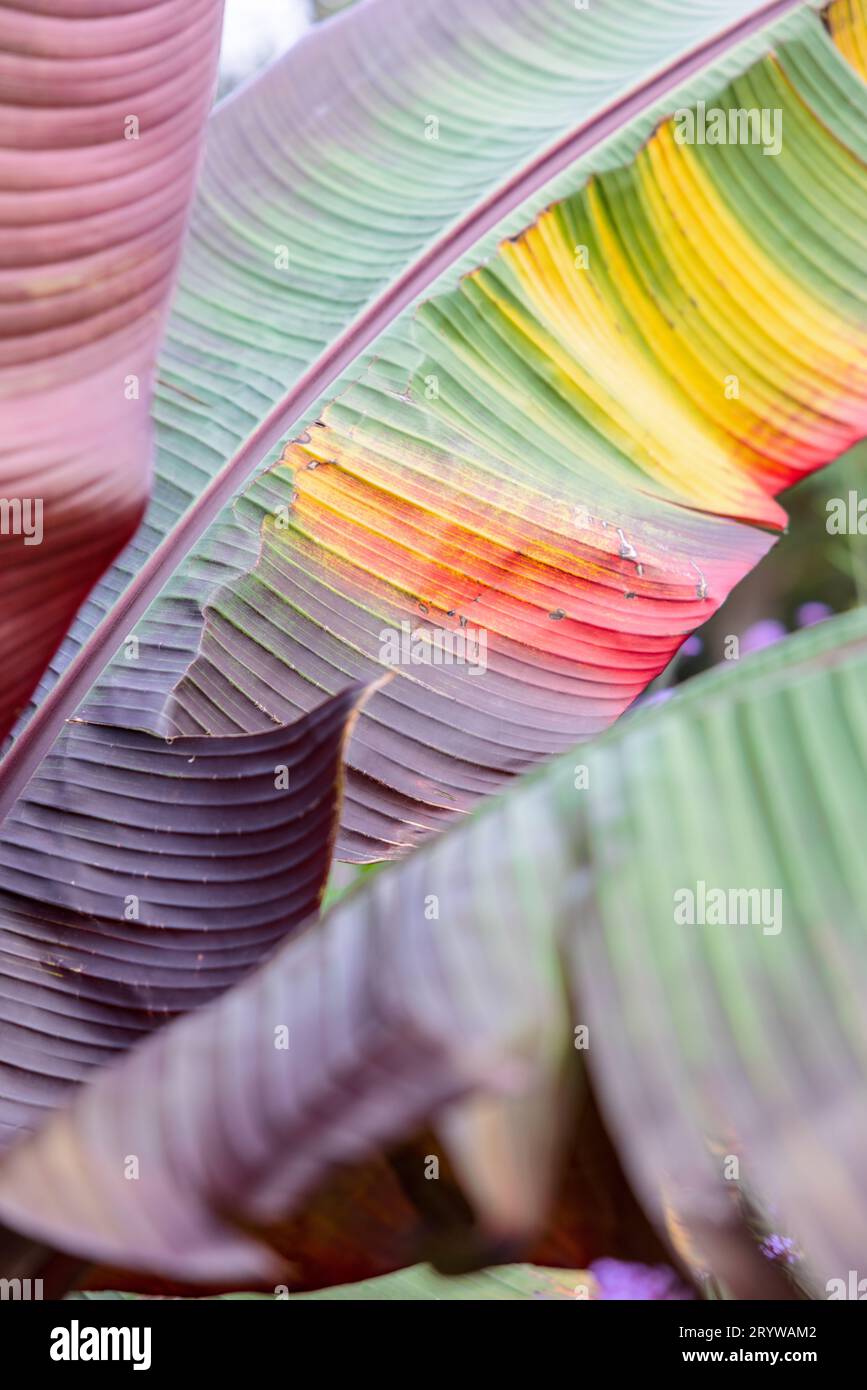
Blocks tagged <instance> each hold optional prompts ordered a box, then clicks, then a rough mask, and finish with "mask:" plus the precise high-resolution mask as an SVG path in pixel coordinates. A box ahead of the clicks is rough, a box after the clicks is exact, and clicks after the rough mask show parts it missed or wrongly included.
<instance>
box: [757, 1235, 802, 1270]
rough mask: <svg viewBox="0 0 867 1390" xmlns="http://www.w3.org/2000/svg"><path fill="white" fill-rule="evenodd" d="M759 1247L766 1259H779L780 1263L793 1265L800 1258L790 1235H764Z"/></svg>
mask: <svg viewBox="0 0 867 1390" xmlns="http://www.w3.org/2000/svg"><path fill="white" fill-rule="evenodd" d="M759 1249H760V1250H761V1252H762V1254H763V1255H764V1257H765V1259H766V1260H779V1261H780V1263H781V1264H787V1265H793V1264H794V1263H795V1261H796V1260H799V1259H800V1258H801V1256H800V1253H799V1251H798V1250H797V1248H796V1246H795V1242H794V1241H793V1240H792V1238H791V1236H779V1235H770V1236H765V1238H764V1240H763V1241H762V1243H761V1245H760V1246H759Z"/></svg>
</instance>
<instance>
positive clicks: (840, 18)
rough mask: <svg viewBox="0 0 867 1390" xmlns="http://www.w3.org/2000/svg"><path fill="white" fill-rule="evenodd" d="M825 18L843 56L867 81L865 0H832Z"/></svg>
mask: <svg viewBox="0 0 867 1390" xmlns="http://www.w3.org/2000/svg"><path fill="white" fill-rule="evenodd" d="M827 19H828V28H829V29H830V31H831V38H832V39H833V40H834V42H835V44H836V45H837V47H838V48H839V50H840V52H841V53H842V54H843V57H844V58H845V59H846V61H847V62H849V63H851V65H852V67H853V68H854V69H855V71H856V72H857V73H858V74H859V76H860V77H863V78H864V81H865V82H867V0H834V3H833V4H832V5H829V6H828V11H827Z"/></svg>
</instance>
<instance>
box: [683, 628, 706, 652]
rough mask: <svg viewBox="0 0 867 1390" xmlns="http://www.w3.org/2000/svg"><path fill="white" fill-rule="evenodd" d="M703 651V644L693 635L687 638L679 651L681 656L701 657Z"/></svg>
mask: <svg viewBox="0 0 867 1390" xmlns="http://www.w3.org/2000/svg"><path fill="white" fill-rule="evenodd" d="M703 651H704V642H702V640H701V638H700V637H698V636H697V635H696V634H695V633H693V634H692V636H691V637H687V639H686V641H685V642H684V644H683V646H682V647H681V649H680V654H681V656H701V654H702V652H703Z"/></svg>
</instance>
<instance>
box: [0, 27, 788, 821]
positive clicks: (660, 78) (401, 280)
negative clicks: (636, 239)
mask: <svg viewBox="0 0 867 1390" xmlns="http://www.w3.org/2000/svg"><path fill="white" fill-rule="evenodd" d="M804 6H805V0H770V3H768V4H764V5H761V6H760V7H759V8H758V9H756V10H755V11H754V13H753V14H751V15H749V16H747V17H745V18H743V19H740V20H737V21H736V22H735V23H733V24H729V25H726V26H725V27H723V28H722V29H720V30H718V31H717V33H716V34H714V35H713V36H711V37H710V38H708V39H705V40H703V41H702V42H701V43H700V44H696V45H695V46H694V47H693V48H691V49H688V50H687V51H686V53H683V54H681V56H680V57H679V58H677V59H676V60H675V61H674V62H672V63H669V64H667V65H666V66H665V67H664V68H663V69H661V70H660V71H657V72H656V73H654V74H652V75H651V76H650V77H648V78H646V79H645V80H644V81H643V82H640V83H637V84H636V85H635V86H634V87H632V88H630V90H629V91H628V92H626V93H625V94H624V95H623V96H621V97H618V98H617V100H616V101H613V102H611V103H610V104H609V105H608V106H606V107H604V108H603V109H602V110H601V111H599V112H597V113H596V114H595V115H594V116H591V117H589V118H588V119H587V120H585V121H582V122H581V123H580V124H579V125H577V126H576V127H575V128H574V129H573V130H571V131H570V132H569V133H568V134H567V135H564V136H562V137H561V138H560V139H559V140H557V141H556V142H555V143H554V144H553V145H550V146H549V147H548V148H547V150H544V151H543V152H542V153H541V154H538V155H534V156H533V158H532V159H531V160H530V161H529V162H528V163H527V164H525V165H524V166H523V167H522V168H521V170H519V171H518V172H517V173H516V174H514V175H513V176H512V177H511V178H509V179H507V180H506V181H505V182H504V183H501V184H499V185H498V186H497V187H496V188H495V189H494V190H493V191H491V192H490V193H488V194H486V195H485V197H484V198H482V199H481V200H480V201H479V202H478V203H476V204H475V206H474V207H473V208H471V209H470V211H469V212H467V213H465V214H464V216H463V217H461V218H460V219H459V220H458V221H457V222H455V223H453V224H452V225H451V226H450V227H449V228H448V229H447V230H446V231H445V232H443V233H442V235H441V236H439V237H438V238H437V239H436V240H435V241H434V242H432V243H431V245H430V246H429V247H428V248H427V249H426V250H425V251H423V252H422V253H421V254H420V255H419V256H418V257H417V258H416V259H415V260H414V261H413V262H412V264H411V265H409V266H407V267H406V269H405V270H403V271H402V272H401V274H400V275H399V276H397V278H396V279H395V280H393V281H392V282H391V284H390V285H388V286H387V287H386V289H384V290H383V291H382V293H381V294H380V295H378V296H377V298H376V299H374V300H373V301H372V303H371V304H369V305H368V306H367V308H366V309H364V310H363V311H362V312H361V313H360V314H359V315H358V316H357V317H356V318H355V319H354V320H353V321H352V323H350V324H349V325H348V326H347V327H346V328H345V329H344V330H343V332H342V333H341V334H340V335H339V336H338V337H337V338H336V339H335V340H334V342H332V343H331V344H330V345H329V346H328V347H327V348H326V349H325V351H324V352H322V353H321V354H320V356H319V357H318V358H317V359H316V361H315V362H314V363H313V364H312V365H311V366H310V367H308V368H307V370H306V371H305V372H304V373H303V374H302V375H301V377H300V378H299V379H298V380H297V381H296V382H295V384H294V385H293V386H292V387H291V388H290V389H289V390H288V391H287V392H286V393H285V394H284V396H283V397H282V398H281V400H279V401H278V402H277V404H276V405H274V406H273V407H272V408H271V410H270V411H269V412H268V414H267V415H266V416H265V418H264V419H263V420H262V422H261V423H260V424H259V425H258V426H257V427H256V429H255V430H253V431H252V433H251V434H249V435H248V436H247V438H246V439H245V440H244V442H243V444H241V446H240V447H239V448H238V449H237V450H236V452H235V453H234V454H233V456H232V457H231V458H230V459H228V460H227V462H226V463H225V464H224V465H223V467H222V468H221V469H220V471H219V472H218V473H217V474H215V476H214V477H213V478H212V479H211V482H210V483H209V484H208V486H207V487H206V488H205V490H204V491H203V492H202V494H201V496H200V497H199V498H198V499H197V501H196V502H195V503H194V504H193V506H192V507H190V509H189V510H188V511H187V512H186V513H185V514H184V515H183V516H182V517H181V518H180V520H179V521H178V523H177V524H176V525H175V527H174V528H173V530H172V531H171V532H170V533H169V534H168V535H167V536H166V537H165V538H164V539H163V540H162V541H161V543H160V544H159V546H157V548H156V550H154V552H153V553H152V554H151V556H150V557H149V559H148V561H147V563H146V564H145V565H144V566H143V567H142V569H141V570H140V571H139V573H138V575H137V576H136V577H135V579H133V580H132V581H131V583H130V584H129V585H128V586H127V588H126V589H125V590H124V592H123V594H122V595H121V596H120V598H119V599H118V600H117V602H116V603H115V605H114V607H113V608H112V610H111V612H110V613H108V614H107V615H106V616H105V617H104V618H103V620H102V621H101V622H100V623H99V625H98V626H97V627H96V628H95V629H94V630H93V632H92V633H91V635H90V637H89V638H88V639H87V641H86V642H85V643H84V644H83V646H82V647H81V648H80V649H79V651H78V652H77V653H76V655H75V657H74V658H73V660H72V661H71V662H70V663H69V665H68V666H67V668H66V670H65V671H64V672H63V674H62V675H61V676H60V677H59V678H58V680H57V682H56V683H55V685H54V687H53V688H52V690H51V691H50V692H49V694H48V695H47V696H46V697H45V699H44V700H43V702H42V704H41V705H40V707H39V709H38V710H37V711H36V712H35V713H34V715H33V716H32V718H31V720H30V722H29V723H28V725H27V726H26V728H25V729H24V730H23V731H22V732H21V734H19V736H18V738H17V740H16V742H15V743H14V745H13V746H12V748H11V749H10V751H9V752H8V753H7V755H6V757H5V758H4V759H3V761H2V763H0V822H2V820H3V819H4V818H5V816H6V815H7V814H8V812H9V811H10V810H11V808H12V806H13V805H14V803H15V801H16V800H17V798H18V796H19V795H20V793H21V792H22V791H23V789H24V787H25V786H26V784H27V782H28V781H29V780H30V777H31V776H32V775H33V773H34V772H35V771H36V769H37V767H38V766H39V764H40V762H41V761H42V759H43V758H44V757H45V756H46V754H47V753H48V752H49V750H50V748H51V746H52V744H53V743H54V741H55V739H56V738H57V736H58V734H59V732H60V730H61V728H62V726H63V724H64V723H65V721H66V720H67V719H68V718H69V717H70V716H71V715H72V714H73V713H74V712H75V710H76V709H77V707H78V705H79V704H80V703H81V701H82V699H83V698H84V696H85V695H86V694H87V693H88V691H89V690H90V689H91V687H92V686H93V684H94V683H95V681H96V679H97V677H98V676H99V674H100V672H101V671H102V669H103V668H104V667H105V665H106V664H107V663H108V661H109V660H110V659H111V657H112V656H113V655H114V652H115V651H116V649H117V647H118V646H119V645H120V643H121V642H122V641H123V638H124V637H125V635H126V634H127V633H128V632H129V631H130V630H131V629H132V627H133V626H134V625H135V623H136V622H137V621H138V619H139V618H140V617H141V616H142V615H143V613H144V612H145V611H146V609H147V608H148V607H149V605H150V603H151V602H152V601H153V600H154V599H155V598H156V597H157V596H158V594H159V593H160V591H161V590H162V588H163V587H164V585H165V583H166V581H167V580H168V579H169V577H170V576H171V575H172V574H173V573H174V571H175V570H176V569H177V568H178V566H179V565H180V563H181V561H182V560H183V558H184V557H185V556H186V554H187V553H188V551H189V550H191V549H192V547H193V546H194V545H195V543H196V541H197V540H198V539H199V538H200V537H201V536H202V535H203V533H204V532H205V531H206V530H207V528H208V526H209V525H210V524H211V522H212V521H214V520H215V519H216V518H217V517H218V516H219V514H220V512H221V511H222V510H223V508H224V506H225V505H226V503H227V502H229V501H230V500H231V498H232V497H233V496H234V495H235V493H236V492H237V490H238V488H239V486H240V485H241V484H242V483H243V482H244V481H245V480H246V479H247V478H248V477H249V476H250V474H251V473H252V472H253V470H254V469H255V467H256V465H257V464H258V463H259V462H260V461H261V460H262V459H263V458H264V457H265V455H266V454H267V453H268V451H269V449H271V447H272V446H273V445H274V444H276V443H277V441H278V440H279V439H280V437H281V436H282V435H283V434H284V433H285V432H286V431H287V429H288V428H289V427H290V426H291V425H292V424H293V423H294V422H295V421H296V420H298V419H300V418H301V416H303V414H304V412H305V411H306V410H308V409H309V408H310V406H312V405H314V404H315V402H316V401H317V400H318V399H319V398H320V396H322V394H323V393H324V392H325V391H326V390H327V389H328V387H329V386H330V385H332V384H333V383H334V382H335V381H336V380H337V379H338V377H339V376H340V375H341V373H342V372H343V371H344V370H346V368H348V367H349V366H351V364H352V363H353V362H354V361H355V360H356V359H357V358H358V357H359V355H360V354H361V352H362V351H363V350H364V349H365V348H366V347H368V346H369V344H370V343H372V342H373V341H374V339H375V338H377V337H378V336H379V334H380V333H381V332H383V330H384V329H386V328H387V327H388V326H389V325H390V324H392V323H393V322H394V320H395V319H396V318H397V316H398V315H399V314H400V313H401V312H402V311H403V310H404V309H406V308H407V307H408V306H409V305H410V304H411V303H412V302H413V301H414V300H415V299H416V298H417V297H418V296H419V294H420V293H421V292H422V291H423V290H425V289H426V288H428V287H429V286H430V285H431V284H432V283H433V282H434V281H435V280H436V279H437V277H438V276H439V275H441V274H443V273H444V272H445V271H447V270H448V268H449V266H450V265H453V264H454V262H455V261H456V260H458V259H459V258H460V256H462V255H463V253H464V252H465V251H468V250H470V249H471V247H472V246H473V245H474V244H475V243H476V242H477V241H478V240H479V239H480V238H481V237H482V236H483V235H484V234H485V232H487V231H490V230H491V228H492V227H495V226H496V225H497V223H499V222H500V221H502V220H503V219H504V218H505V217H506V216H507V215H508V214H509V213H510V212H511V211H512V210H513V209H514V208H516V207H518V206H519V205H520V204H521V203H522V202H524V200H525V199H526V198H528V197H530V196H531V195H532V194H533V193H535V192H537V191H538V190H539V189H540V188H542V187H543V186H544V185H545V184H546V183H547V182H548V181H549V180H550V179H552V178H553V177H554V176H555V175H556V174H559V173H561V172H562V171H563V170H564V169H566V168H568V166H569V165H570V164H572V163H573V162H574V161H575V160H576V159H577V158H578V157H579V156H581V155H583V154H586V153H587V152H588V151H589V150H591V149H592V148H594V147H595V146H596V145H599V144H601V143H602V141H604V140H606V139H607V138H608V137H609V136H611V135H614V134H616V133H617V131H619V130H620V129H622V128H623V126H625V125H626V124H628V122H629V121H630V120H632V119H633V118H634V117H636V116H637V115H639V114H640V113H641V112H642V111H643V110H645V109H646V108H647V107H648V106H650V105H651V104H652V103H653V102H654V101H656V100H657V99H659V98H660V97H663V96H665V94H666V93H667V92H669V91H671V90H672V89H673V88H675V87H677V86H679V85H680V84H681V83H682V82H684V81H685V80H686V79H687V78H688V77H690V76H692V75H693V74H694V73H696V72H699V71H701V70H702V69H704V68H706V67H708V66H710V65H711V64H712V63H713V61H714V60H715V59H716V58H718V57H720V56H721V55H722V54H724V53H725V52H727V51H728V50H729V49H730V48H732V47H734V45H735V44H737V43H739V42H740V41H741V40H742V39H746V38H748V37H749V36H750V35H751V34H753V33H755V32H756V31H757V30H759V29H762V28H765V27H766V26H767V25H769V24H770V23H772V22H773V21H774V20H775V19H778V18H780V17H782V16H783V15H784V14H786V13H788V12H789V11H791V10H795V9H801V8H804Z"/></svg>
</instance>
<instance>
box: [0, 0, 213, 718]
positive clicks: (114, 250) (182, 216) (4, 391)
mask: <svg viewBox="0 0 867 1390" xmlns="http://www.w3.org/2000/svg"><path fill="white" fill-rule="evenodd" d="M38 10H39V12H38V13H33V12H32V10H28V9H20V8H9V7H6V6H4V7H2V8H0V403H2V404H0V409H2V416H3V432H2V439H0V663H2V666H3V671H4V681H3V686H2V690H0V736H2V735H3V734H5V733H6V732H7V731H8V729H9V728H10V726H11V725H12V723H13V722H14V720H15V718H16V716H17V714H18V712H19V711H20V710H21V708H22V706H23V704H24V702H25V701H26V699H27V697H28V696H29V694H30V692H31V691H32V689H33V687H34V685H35V684H36V682H37V680H38V679H39V676H40V674H41V672H42V670H43V668H44V666H45V664H46V662H47V661H48V659H49V658H50V656H51V654H52V652H53V651H54V650H55V648H56V647H57V646H58V644H59V642H60V641H61V639H62V637H63V634H64V632H65V631H66V628H67V627H68V625H69V623H70V621H71V619H72V617H73V615H74V613H75V611H76V609H77V608H78V606H79V604H80V603H81V601H82V600H83V598H84V597H85V595H86V594H87V592H88V590H89V589H90V588H91V587H92V585H93V584H94V583H95V581H96V580H97V579H98V577H99V575H100V574H101V573H102V571H103V570H104V569H105V568H106V566H107V565H108V564H109V563H110V561H111V560H112V559H113V558H114V556H115V555H116V554H117V553H118V551H119V550H120V549H121V548H122V546H123V545H124V544H125V543H126V541H127V540H128V539H129V537H130V535H131V534H132V532H133V531H134V530H135V528H136V526H137V525H138V522H139V520H140V518H141V515H142V511H143V509H144V505H145V502H146V499H147V493H148V487H149V474H150V457H151V425H150V419H149V410H150V398H151V390H152V385H153V376H154V361H155V355H156V351H157V348H158V346H159V342H160V338H161V334H162V328H163V321H164V317H165V311H166V307H167V303H168V298H169V295H170V292H171V288H172V284H173V280H174V274H175V269H176V266H177V261H178V256H179V252H180V247H181V241H182V238H183V233H184V229H185V226H186V218H187V209H188V205H189V201H190V197H191V194H192V190H193V187H194V184H195V176H196V169H197V163H198V156H199V149H200V143H201V132H202V129H203V124H204V121H205V118H206V116H207V113H208V109H209V107H210V103H211V97H212V93H213V87H214V75H215V71H216V62H217V55H218V51H219V38H220V20H221V16H222V0H40V4H39V6H38Z"/></svg>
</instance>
